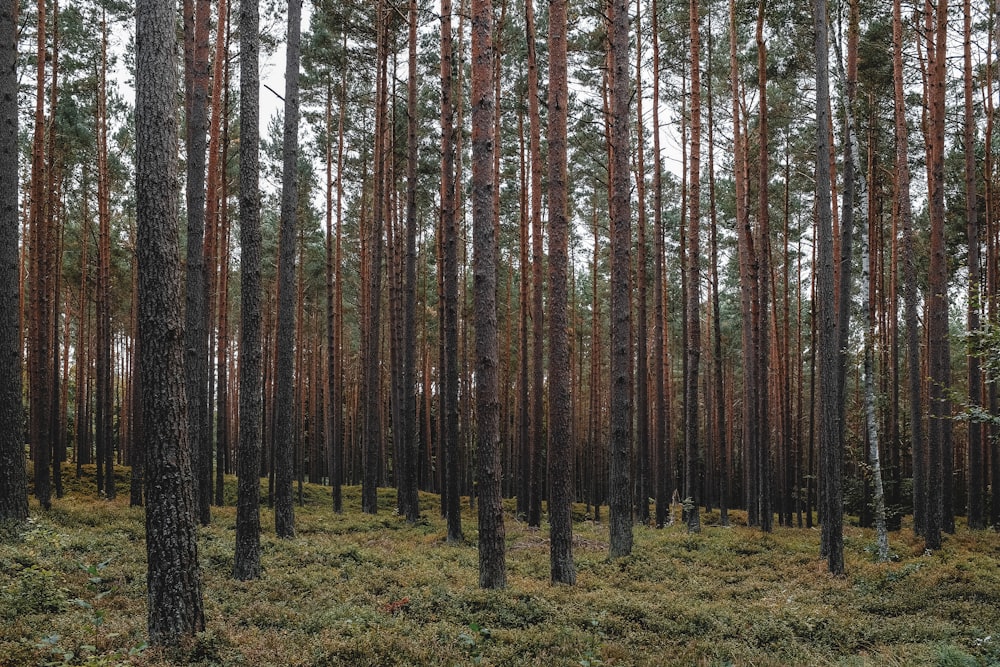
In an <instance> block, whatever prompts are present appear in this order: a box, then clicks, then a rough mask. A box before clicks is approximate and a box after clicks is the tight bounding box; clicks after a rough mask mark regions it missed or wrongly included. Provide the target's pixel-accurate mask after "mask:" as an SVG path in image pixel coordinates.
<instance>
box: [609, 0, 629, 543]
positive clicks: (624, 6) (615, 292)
mask: <svg viewBox="0 0 1000 667" xmlns="http://www.w3.org/2000/svg"><path fill="white" fill-rule="evenodd" d="M609 37H610V47H611V89H612V113H611V158H612V162H611V389H610V390H611V470H610V478H609V485H610V496H609V502H608V507H609V512H610V515H611V546H610V555H611V557H612V558H618V557H621V556H627V555H628V554H630V553H632V498H631V496H632V494H631V473H630V470H629V468H630V466H631V458H632V331H631V329H632V277H631V271H632V267H631V245H632V220H631V211H630V208H631V206H630V199H631V193H630V189H629V155H630V151H631V148H630V142H629V120H630V115H629V111H628V107H629V100H630V99H631V94H630V92H629V88H630V86H629V82H630V80H631V76H630V71H629V70H630V69H631V68H630V67H629V58H628V49H629V16H628V1H627V0H612V3H611V23H610V35H609Z"/></svg>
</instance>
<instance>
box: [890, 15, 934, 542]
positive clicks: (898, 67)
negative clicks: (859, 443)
mask: <svg viewBox="0 0 1000 667" xmlns="http://www.w3.org/2000/svg"><path fill="white" fill-rule="evenodd" d="M892 11H893V20H892V51H893V57H892V61H893V91H894V99H895V139H896V164H895V167H896V184H895V185H896V205H897V206H898V207H899V219H900V227H901V229H902V250H903V257H902V262H903V275H902V282H903V304H904V305H903V309H904V320H905V322H906V358H907V387H908V393H909V404H910V450H911V452H912V458H913V529H914V531H915V532H917V533H918V534H921V535H922V534H924V531H925V530H926V505H925V504H924V502H923V500H924V498H925V497H926V495H925V494H926V480H927V470H926V465H925V463H924V461H925V456H924V437H923V409H922V405H923V403H922V400H921V391H920V386H921V377H920V331H919V329H918V313H917V266H916V258H915V257H914V248H913V245H914V230H913V214H912V210H911V204H910V166H909V146H908V138H907V127H906V101H905V100H906V98H905V96H904V90H903V22H902V16H901V12H902V10H901V2H900V0H895V2H893V7H892Z"/></svg>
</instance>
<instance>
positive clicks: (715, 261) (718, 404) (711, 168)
mask: <svg viewBox="0 0 1000 667" xmlns="http://www.w3.org/2000/svg"><path fill="white" fill-rule="evenodd" d="M708 72H709V83H708V88H707V90H708V191H709V196H708V197H709V212H710V215H711V242H710V243H711V260H710V261H711V263H712V268H711V271H712V277H711V280H712V373H713V378H712V379H713V383H712V384H713V391H714V395H715V414H714V415H712V416H713V417H714V418H715V429H714V431H715V437H716V443H715V445H714V446H715V447H716V448H717V449H718V452H719V461H718V467H719V523H720V524H721V525H722V526H728V525H729V457H728V455H727V444H726V443H727V442H728V438H727V437H726V399H725V395H724V392H725V387H724V383H723V359H722V310H721V306H720V303H719V226H718V219H717V216H716V213H717V211H716V192H715V124H714V122H713V116H714V114H713V104H712V99H713V94H712V88H713V86H712V79H711V77H712V72H714V69H713V67H712V15H711V13H709V15H708ZM655 125H656V123H655V122H654V126H655ZM710 418H711V417H710Z"/></svg>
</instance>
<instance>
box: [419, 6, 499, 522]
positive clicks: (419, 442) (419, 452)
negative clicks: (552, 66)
mask: <svg viewBox="0 0 1000 667" xmlns="http://www.w3.org/2000/svg"><path fill="white" fill-rule="evenodd" d="M406 112H407V123H406V150H407V154H406V257H405V259H404V270H403V281H404V282H403V290H404V294H403V340H402V350H401V353H402V362H403V380H402V388H403V391H402V396H401V398H402V399H403V424H402V428H403V444H402V448H403V452H402V454H403V462H404V463H405V465H404V466H403V467H402V470H401V471H400V475H401V476H402V484H401V485H400V488H401V489H402V491H403V499H404V503H403V509H404V513H405V515H406V519H407V521H410V522H411V523H412V522H415V521H417V519H419V518H420V501H419V497H418V495H417V461H418V460H419V458H420V442H419V440H418V439H417V395H416V390H415V387H416V368H415V363H416V362H415V359H416V350H417V320H416V308H417V3H416V0H410V25H409V71H408V81H407V87H406ZM497 150H499V149H497Z"/></svg>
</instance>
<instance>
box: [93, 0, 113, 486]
mask: <svg viewBox="0 0 1000 667" xmlns="http://www.w3.org/2000/svg"><path fill="white" fill-rule="evenodd" d="M101 24H102V40H101V61H102V63H104V64H105V66H104V67H102V68H101V72H100V73H99V74H98V77H99V79H100V89H99V91H98V97H97V224H98V236H97V238H98V240H97V307H96V311H97V350H96V355H95V357H96V365H97V368H96V371H97V378H96V391H97V400H96V402H95V416H96V419H97V429H96V438H97V451H98V452H99V453H100V455H99V456H98V461H97V465H98V468H99V469H101V468H103V469H104V470H103V471H102V473H101V474H100V475H99V476H98V481H103V482H104V485H103V489H100V490H103V492H104V495H105V497H106V498H108V499H109V500H110V499H113V498H114V497H115V483H114V474H113V472H114V469H113V466H112V465H111V462H112V461H113V453H114V446H113V443H112V414H111V412H112V407H113V406H112V399H111V392H112V378H111V365H112V360H111V335H112V334H111V210H110V201H109V200H110V187H109V174H108V136H107V132H108V118H107V100H106V92H105V90H106V88H107V81H106V76H107V74H106V72H105V69H106V63H107V42H106V40H105V39H104V38H103V32H104V30H106V21H105V17H104V14H103V12H102V15H101ZM101 455H103V459H102V456H101Z"/></svg>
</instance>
